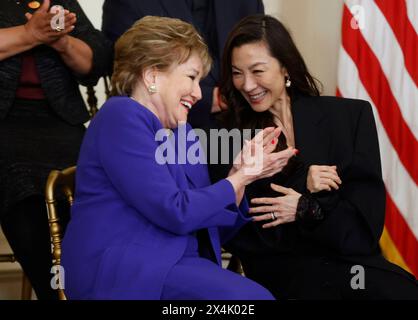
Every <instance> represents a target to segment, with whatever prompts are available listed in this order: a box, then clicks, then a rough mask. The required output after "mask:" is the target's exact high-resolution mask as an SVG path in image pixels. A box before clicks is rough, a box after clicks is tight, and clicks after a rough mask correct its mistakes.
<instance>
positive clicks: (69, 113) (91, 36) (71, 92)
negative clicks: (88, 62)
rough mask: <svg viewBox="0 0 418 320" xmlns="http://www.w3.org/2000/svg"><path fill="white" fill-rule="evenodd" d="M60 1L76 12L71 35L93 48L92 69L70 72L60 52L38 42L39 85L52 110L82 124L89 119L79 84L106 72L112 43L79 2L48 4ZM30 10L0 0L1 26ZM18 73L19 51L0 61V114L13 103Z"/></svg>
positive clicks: (94, 80)
mask: <svg viewBox="0 0 418 320" xmlns="http://www.w3.org/2000/svg"><path fill="white" fill-rule="evenodd" d="M55 4H59V5H62V6H63V7H64V8H66V9H68V10H70V11H72V12H75V13H76V14H77V23H76V26H75V29H74V31H72V32H71V35H72V36H74V37H76V38H79V39H81V40H83V41H84V42H85V43H87V45H89V46H90V48H91V49H92V50H93V69H92V70H91V72H90V73H89V74H88V75H83V76H81V75H78V74H75V73H74V72H72V71H71V70H70V69H69V68H68V67H67V66H66V65H65V64H64V63H63V61H62V59H61V58H60V56H59V54H58V53H57V52H56V51H55V50H53V49H51V48H49V47H48V46H45V45H41V46H38V47H35V48H34V49H32V52H33V54H34V56H35V61H36V66H37V68H38V72H39V76H40V79H41V85H42V88H43V89H44V91H45V95H46V97H47V99H48V102H49V104H50V105H51V107H52V108H53V109H54V111H55V112H56V113H57V114H58V115H59V116H60V117H61V118H62V119H63V120H65V121H67V122H68V123H70V124H82V123H84V122H86V121H87V120H88V119H89V114H88V112H87V109H86V106H85V103H84V100H83V98H82V96H81V94H80V91H79V88H78V85H79V84H82V85H95V84H96V83H97V81H98V79H99V78H100V77H101V76H103V75H105V74H106V71H107V69H108V68H109V67H108V66H109V65H111V59H112V54H111V50H112V46H111V44H110V42H109V41H108V40H106V38H105V37H104V36H103V35H102V34H101V32H100V31H98V30H95V29H94V27H93V25H92V24H91V23H90V21H89V20H88V18H87V17H86V15H85V14H84V12H83V11H82V9H81V7H80V5H79V4H78V2H77V1H74V0H52V1H51V6H52V5H55ZM26 11H27V12H31V10H30V9H29V8H27V7H25V6H24V2H22V5H21V6H18V5H17V4H16V2H15V1H0V28H9V27H13V26H18V25H22V24H24V23H26V18H25V16H24V13H25V12H26ZM20 73H21V55H20V54H18V55H15V56H12V57H10V58H7V59H5V60H2V61H0V97H1V99H0V118H4V117H5V116H6V115H7V112H8V110H9V109H10V107H11V106H12V105H13V101H14V98H15V93H16V89H17V86H18V83H19V78H20Z"/></svg>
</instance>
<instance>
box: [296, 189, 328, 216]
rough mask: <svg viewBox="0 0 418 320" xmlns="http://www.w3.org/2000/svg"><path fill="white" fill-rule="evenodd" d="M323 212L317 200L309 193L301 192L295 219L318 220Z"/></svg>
mask: <svg viewBox="0 0 418 320" xmlns="http://www.w3.org/2000/svg"><path fill="white" fill-rule="evenodd" d="M323 218H324V214H323V212H322V210H321V207H320V205H319V203H318V201H317V200H316V199H315V198H313V197H312V196H310V195H307V194H302V196H301V197H300V198H299V201H298V206H297V208H296V220H298V221H303V222H313V221H319V220H322V219H323Z"/></svg>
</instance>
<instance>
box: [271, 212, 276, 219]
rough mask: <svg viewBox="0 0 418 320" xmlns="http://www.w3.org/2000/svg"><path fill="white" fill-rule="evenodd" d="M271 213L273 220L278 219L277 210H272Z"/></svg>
mask: <svg viewBox="0 0 418 320" xmlns="http://www.w3.org/2000/svg"><path fill="white" fill-rule="evenodd" d="M270 215H271V220H273V221H274V220H276V219H277V213H276V212H270Z"/></svg>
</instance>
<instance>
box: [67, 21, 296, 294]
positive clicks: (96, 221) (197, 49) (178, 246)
mask: <svg viewBox="0 0 418 320" xmlns="http://www.w3.org/2000/svg"><path fill="white" fill-rule="evenodd" d="M115 48H116V56H115V65H114V73H113V77H112V86H113V94H114V97H112V98H111V99H110V100H109V101H107V102H106V103H105V105H104V106H103V107H102V108H101V110H100V112H99V113H98V114H97V115H96V117H95V118H94V119H93V121H92V123H91V124H90V127H89V128H88V130H87V133H86V135H85V138H84V141H83V144H82V148H81V151H80V157H79V160H78V165H77V177H76V180H77V185H76V197H75V199H76V201H75V204H74V206H73V210H72V217H71V221H70V224H69V225H68V227H67V231H66V234H65V237H64V242H63V256H62V265H63V266H64V268H65V277H66V278H65V285H66V287H65V290H66V294H67V296H68V297H69V298H70V299H71V298H73V299H273V297H272V295H271V294H270V293H269V292H268V291H267V290H266V289H264V288H263V287H261V286H260V285H258V284H256V283H255V282H253V281H251V280H249V279H246V278H244V277H241V276H240V275H238V274H235V273H232V272H230V271H228V270H224V269H222V268H221V258H220V251H221V244H222V241H225V240H227V239H228V238H230V237H231V236H232V235H233V234H234V232H235V231H237V230H238V228H239V227H240V226H242V225H243V224H244V223H245V222H247V221H248V220H249V218H247V216H246V212H247V209H248V206H247V203H246V201H245V199H243V193H244V189H245V186H246V185H247V184H249V183H251V182H253V181H255V180H257V179H260V178H263V177H268V176H271V175H272V174H274V173H276V172H278V171H280V170H281V169H282V168H283V166H284V165H285V164H286V163H287V161H288V159H289V158H290V157H291V156H293V155H294V154H295V149H293V148H289V149H287V150H284V151H281V152H278V153H275V152H273V149H275V143H277V140H278V135H279V132H278V130H274V129H273V128H268V129H266V130H264V131H262V132H261V133H260V134H262V135H263V136H262V137H263V138H262V139H259V140H257V139H253V140H252V141H251V142H250V143H247V144H246V147H244V149H243V151H242V152H241V153H240V156H241V158H240V159H243V160H244V161H241V163H239V162H237V164H236V165H235V166H234V167H233V168H232V169H231V171H230V173H229V175H228V177H227V178H226V179H223V180H221V181H219V182H217V183H216V184H213V185H211V184H210V181H209V176H208V172H207V167H206V165H205V164H199V163H198V164H194V165H192V164H191V163H190V161H189V160H190V159H189V158H188V157H187V159H186V160H187V161H185V162H182V161H179V159H180V155H181V154H182V152H185V151H189V150H188V149H187V148H188V147H190V141H189V140H190V137H193V139H195V138H196V135H193V131H191V128H190V126H189V125H188V124H186V121H187V114H188V112H189V109H190V108H192V107H193V105H194V104H195V103H196V102H197V101H198V100H199V99H201V90H200V87H199V81H200V79H201V78H202V77H204V76H205V75H206V74H207V72H208V71H209V69H210V64H211V62H210V57H209V54H208V51H207V47H206V45H205V44H204V42H203V40H202V38H201V37H200V36H199V35H198V33H197V32H196V30H195V29H194V28H193V27H192V26H191V25H190V24H188V23H185V22H182V21H180V20H177V19H172V18H161V17H145V18H143V19H141V20H140V21H138V22H137V23H136V24H134V26H133V27H132V28H131V29H130V30H128V31H127V32H126V33H125V34H124V35H123V36H122V37H121V38H120V39H119V40H118V42H117V43H116V47H115ZM179 123H181V124H182V125H181V126H180V127H179ZM182 130H183V131H184V132H185V133H186V134H187V138H188V139H187V140H188V141H187V143H186V144H185V149H182V148H181V146H182V145H181V143H180V144H178V143H177V140H179V137H180V136H181V131H182ZM162 136H163V139H160V138H161V137H162ZM258 137H261V136H260V135H259V136H258ZM193 139H192V140H193ZM192 142H194V144H193V146H196V144H195V143H196V141H195V140H193V141H192ZM254 148H255V149H256V150H257V148H261V149H258V150H261V151H262V152H261V154H262V155H263V157H262V162H261V164H260V168H259V170H258V172H255V171H251V170H249V169H250V167H251V166H253V164H252V163H251V162H250V161H248V160H251V150H253V149H254ZM247 151H249V152H247ZM185 154H187V155H188V154H189V153H188V152H186V153H185Z"/></svg>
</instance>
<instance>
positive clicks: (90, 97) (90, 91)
mask: <svg viewBox="0 0 418 320" xmlns="http://www.w3.org/2000/svg"><path fill="white" fill-rule="evenodd" d="M103 83H104V89H105V94H106V99H109V97H110V85H109V83H110V80H109V77H107V76H105V77H103ZM86 93H87V104H88V106H89V113H90V117H92V118H93V117H94V115H95V114H96V113H97V111H99V109H98V107H97V96H96V90H95V87H93V86H87V92H86Z"/></svg>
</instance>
